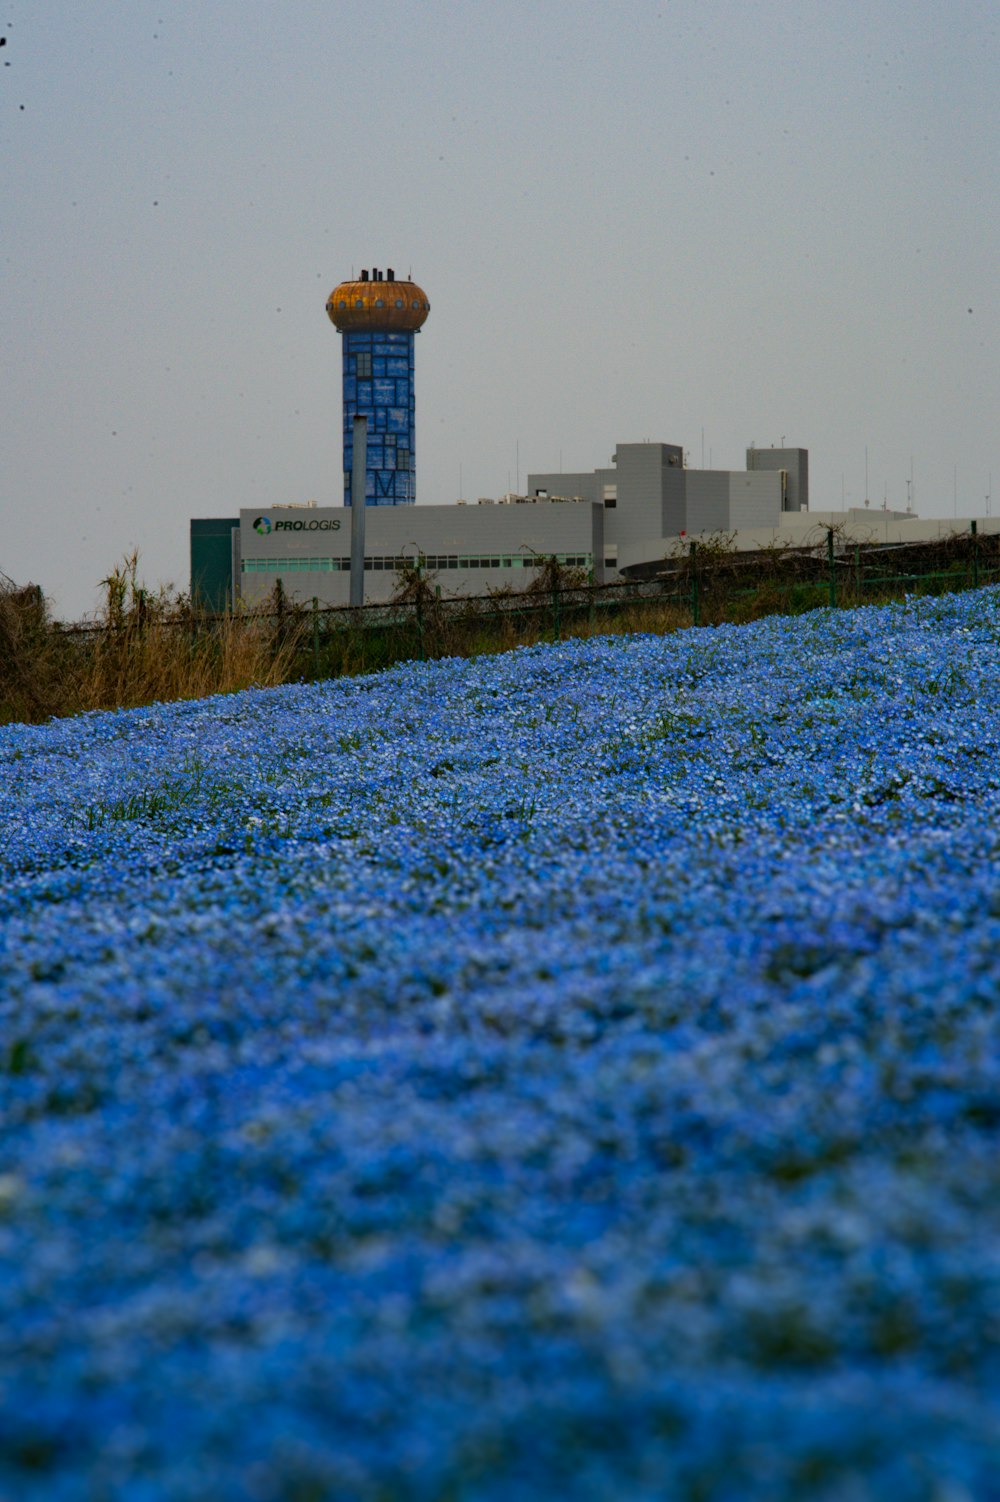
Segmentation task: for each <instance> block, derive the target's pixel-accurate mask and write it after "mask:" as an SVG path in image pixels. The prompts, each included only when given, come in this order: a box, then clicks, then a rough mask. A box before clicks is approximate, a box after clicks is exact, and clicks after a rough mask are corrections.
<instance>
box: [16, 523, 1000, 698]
mask: <svg viewBox="0 0 1000 1502" xmlns="http://www.w3.org/2000/svg"><path fill="white" fill-rule="evenodd" d="M727 544H728V539H725V538H723V539H721V540H720V541H719V544H718V546H717V547H715V548H714V549H712V548H706V549H705V550H703V552H702V553H700V554H699V572H698V599H699V620H700V622H701V624H702V625H706V626H709V625H717V624H720V623H721V622H723V621H730V622H734V623H739V622H745V621H751V620H755V619H759V618H760V617H761V616H766V615H774V614H796V613H798V612H800V611H802V610H811V609H815V608H817V607H819V606H823V605H825V604H826V603H827V602H828V599H829V584H828V581H825V580H824V579H823V577H822V576H821V575H820V576H817V574H816V571H815V570H813V573H812V576H811V577H809V576H808V574H807V575H805V576H803V573H802V565H801V564H798V565H796V562H795V560H794V559H790V560H788V559H784V558H782V559H772V558H769V557H762V559H761V561H760V563H759V564H758V566H757V567H756V568H755V570H754V572H753V573H752V574H751V573H749V572H748V569H747V564H746V560H745V559H739V558H737V557H735V556H734V555H733V554H732V552H731V549H730V548H729V547H728V546H727ZM937 551H938V552H940V553H941V556H940V558H938V557H937V555H936V554H935V557H934V561H935V562H936V563H937V565H938V569H939V572H937V573H935V574H930V573H928V574H926V575H925V576H923V577H924V579H925V580H926V585H925V586H924V585H921V584H920V583H917V584H914V583H913V582H909V583H906V582H904V581H903V580H902V579H901V580H899V581H898V582H894V581H893V580H891V579H890V580H888V581H886V582H885V587H884V588H880V590H879V592H878V594H877V595H874V594H871V593H869V591H868V590H867V589H866V590H862V589H861V588H860V585H859V587H858V589H857V591H856V590H855V585H854V572H853V571H851V570H848V571H845V572H843V573H842V574H841V578H840V581H839V587H838V593H837V599H838V603H839V604H842V605H849V604H856V603H862V602H863V600H864V599H866V598H876V597H877V598H881V599H886V598H890V597H892V596H898V595H900V594H902V593H903V592H905V590H906V589H911V590H912V589H914V588H916V589H917V590H918V591H921V592H922V591H923V588H924V587H926V588H927V589H930V590H933V591H934V592H937V591H939V590H940V589H942V588H950V587H953V588H962V587H964V586H966V585H967V584H968V583H970V582H972V581H971V579H968V578H966V572H967V570H966V567H965V560H964V559H963V558H962V557H958V558H953V557H952V556H951V552H953V551H954V548H953V547H950V551H949V552H942V550H941V548H940V546H939V548H938V550H937ZM921 561H922V560H921ZM672 562H674V563H675V564H676V568H675V578H674V581H673V585H672V586H671V588H675V589H676V593H675V595H674V598H673V599H662V598H661V599H657V598H647V599H639V598H632V599H627V598H626V599H622V598H621V597H620V596H615V595H614V594H613V593H611V592H604V593H602V592H601V591H600V590H597V591H591V590H586V589H584V588H583V587H582V586H583V585H584V584H585V583H586V581H585V579H584V578H583V576H582V575H579V574H578V572H577V571H575V570H570V569H565V568H561V567H560V566H559V565H558V564H557V563H556V562H555V560H554V559H552V560H549V561H548V562H546V563H545V564H544V565H542V566H541V567H540V568H539V569H538V571H537V574H536V576H535V578H534V580H533V582H532V584H531V586H530V587H529V588H528V589H527V590H525V591H524V592H523V593H514V592H513V591H509V590H508V591H502V592H498V593H496V594H494V595H492V596H490V597H488V598H486V599H473V600H464V601H463V600H457V599H451V600H448V601H443V600H441V599H439V598H438V596H437V594H436V592H435V588H434V585H433V582H432V581H430V580H428V578H427V576H426V575H425V574H422V573H421V572H420V571H419V570H418V569H409V570H404V571H403V572H402V573H401V574H400V576H399V579H398V587H397V590H396V595H395V599H394V608H393V609H392V610H390V611H388V612H379V611H366V612H365V613H364V614H363V616H362V615H360V614H357V613H355V612H352V611H340V612H330V613H322V614H321V615H320V616H319V618H318V619H314V618H313V617H312V616H311V614H310V613H309V612H308V611H307V610H304V609H303V608H301V607H297V606H293V605H290V604H289V602H288V601H287V599H286V598H285V596H284V594H283V592H282V590H281V587H280V585H279V586H277V587H276V590H275V594H274V596H273V597H272V599H271V600H270V601H268V603H267V605H266V606H265V607H264V608H263V609H261V610H257V611H246V612H242V613H240V612H237V613H235V614H233V615H230V616H225V617H209V616H206V615H205V614H203V613H200V612H199V611H197V610H195V609H193V608H192V606H191V603H190V601H189V600H188V599H187V598H186V597H184V596H182V595H178V594H176V593H175V592H171V591H169V590H161V591H159V592H155V593H153V592H150V591H149V590H147V589H145V588H144V587H143V586H142V585H141V584H140V583H139V580H138V556H137V555H136V554H135V553H133V554H132V555H131V556H129V557H127V558H126V559H125V560H124V562H123V563H122V564H121V565H120V566H119V567H118V568H116V569H114V570H113V571H112V572H111V573H110V574H109V575H108V577H107V578H106V579H105V580H104V581H103V585H104V591H105V595H104V602H103V606H102V609H101V611H100V613H99V616H98V618H97V620H96V621H94V622H91V623H88V624H87V625H85V626H82V627H64V626H60V625H58V624H57V623H55V622H54V621H53V620H52V619H51V617H50V614H49V611H48V609H47V606H46V603H45V600H44V597H43V595H42V592H41V590H40V589H38V588H37V587H36V586H34V585H29V586H28V587H27V588H22V589H19V588H17V587H16V586H15V585H14V584H13V583H12V582H11V581H10V580H4V578H3V576H2V575H0V724H7V723H11V722H15V721H26V722H34V723H39V722H41V721H44V720H47V719H50V718H52V717H55V716H63V715H72V714H79V713H82V712H84V711H87V710H98V709H122V708H133V707H137V706H139V705H143V704H152V703H156V702H168V701H172V700H176V699H197V698H204V697H206V696H207V695H209V694H225V693H234V692H236V691H238V690H240V689H244V688H249V687H251V686H260V687H271V686H275V685H277V684H280V683H287V682H292V681H298V680H301V679H303V678H336V677H342V676H347V675H354V674H360V673H372V672H378V671H380V670H381V669H383V668H386V667H389V666H391V664H393V663H395V662H400V661H405V660H408V659H412V658H423V657H426V658H435V657H477V656H486V655H491V654H493V653H496V652H505V651H509V650H510V649H511V648H513V647H517V646H532V645H535V644H537V643H540V642H551V641H553V640H555V639H557V638H558V637H566V636H578V637H590V636H605V635H615V636H618V635H629V634H643V633H651V634H657V635H666V634H668V633H670V632H673V631H677V630H680V629H682V628H684V627H687V626H690V625H691V624H692V604H693V599H694V594H693V591H692V584H693V580H692V576H691V574H690V572H689V570H690V568H691V567H692V559H691V558H690V557H688V556H687V555H684V556H679V557H678V558H677V559H676V560H672ZM914 562H916V559H915V560H914ZM909 566H910V567H913V564H910V565H909ZM942 567H943V568H944V569H945V570H948V569H950V570H951V572H950V573H949V572H940V570H941V568H942ZM796 570H797V571H796ZM956 571H957V572H956ZM994 572H995V570H994ZM915 577H917V576H915V575H914V574H912V573H911V574H909V575H908V576H907V578H908V579H909V580H910V581H913V580H914V579H915ZM983 582H985V577H984V578H983ZM748 586H749V587H748ZM604 602H607V603H604Z"/></svg>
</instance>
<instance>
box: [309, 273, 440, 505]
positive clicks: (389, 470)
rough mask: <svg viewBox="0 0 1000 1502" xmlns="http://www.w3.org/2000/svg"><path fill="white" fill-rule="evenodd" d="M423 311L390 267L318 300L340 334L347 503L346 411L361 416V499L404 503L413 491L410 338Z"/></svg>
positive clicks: (349, 424) (350, 422) (349, 416)
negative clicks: (364, 443)
mask: <svg viewBox="0 0 1000 1502" xmlns="http://www.w3.org/2000/svg"><path fill="white" fill-rule="evenodd" d="M430 310H431V305H430V303H429V302H428V301H427V297H426V294H425V293H424V292H423V291H422V289H421V288H420V287H418V286H417V284H416V282H408V281H397V279H396V274H395V272H394V271H393V269H392V267H391V266H390V267H389V268H388V269H387V270H386V271H385V272H384V273H383V272H382V271H380V270H379V269H378V268H377V267H375V268H373V270H372V273H371V275H370V276H369V274H368V272H367V271H362V273H361V276H360V278H359V279H358V281H356V282H355V281H351V282H341V283H340V285H339V287H334V289H333V291H332V292H331V293H330V296H329V297H328V298H327V300H326V311H327V314H328V315H329V318H330V322H331V323H332V324H333V325H334V327H335V328H336V329H337V330H338V331H339V333H340V334H341V336H342V339H343V358H344V504H345V506H349V505H350V504H351V478H352V473H353V468H354V418H355V417H367V419H368V456H367V464H366V466H365V467H366V470H367V474H366V479H365V504H366V505H367V506H405V505H412V504H413V502H414V501H415V500H416V498H417V485H416V462H415V453H416V429H415V426H414V401H413V374H414V362H413V338H414V335H415V334H416V333H417V332H418V331H419V329H420V328H421V326H422V324H423V323H424V322H425V321H426V318H427V315H428V313H429V312H430Z"/></svg>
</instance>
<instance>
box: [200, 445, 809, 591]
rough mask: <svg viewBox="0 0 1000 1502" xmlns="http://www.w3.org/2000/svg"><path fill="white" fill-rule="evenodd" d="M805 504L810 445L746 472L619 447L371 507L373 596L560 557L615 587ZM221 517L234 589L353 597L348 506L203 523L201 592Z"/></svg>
mask: <svg viewBox="0 0 1000 1502" xmlns="http://www.w3.org/2000/svg"><path fill="white" fill-rule="evenodd" d="M808 503H809V470H808V453H807V451H806V450H805V449H800V448H781V449H749V450H748V451H747V468H746V470H738V471H726V470H693V469H687V468H685V466H684V454H683V450H682V449H681V448H680V447H678V446H677V445H674V444H666V443H622V444H619V445H618V448H617V451H616V452H615V454H614V456H613V457H612V460H611V464H610V465H609V466H608V467H607V468H606V469H598V470H593V471H590V472H589V473H588V472H571V473H559V474H529V476H528V493H527V494H526V495H524V496H505V497H503V498H502V499H501V500H500V501H491V500H481V501H479V502H478V503H477V504H474V505H471V504H465V503H463V502H459V503H458V504H457V505H451V506H384V507H383V506H368V507H366V508H365V511H366V515H365V589H364V597H365V601H366V603H373V604H374V603H381V602H384V601H387V600H389V599H390V598H391V596H392V594H393V592H394V590H395V588H396V586H397V576H398V572H399V569H400V568H401V567H402V566H403V565H404V564H405V563H411V564H412V563H417V562H419V563H420V564H421V565H422V567H423V568H424V570H425V572H426V573H427V575H428V576H430V577H433V579H434V582H435V583H436V584H438V585H439V586H440V589H441V592H442V594H444V595H458V594H466V595H469V594H485V593H486V592H487V591H489V590H495V589H500V588H505V587H507V588H513V589H524V588H525V587H526V586H527V585H528V584H529V583H530V581H531V579H532V578H533V577H535V570H537V568H538V567H539V566H540V565H541V564H542V563H543V562H544V561H545V560H546V559H547V558H551V557H555V558H556V559H557V560H558V561H559V563H561V564H563V565H565V566H567V567H570V568H577V569H580V570H582V571H583V572H584V573H586V574H588V575H590V576H592V577H593V579H594V580H595V581H596V582H597V583H605V582H610V581H613V580H615V579H617V578H618V577H620V573H621V571H623V570H625V569H627V568H628V566H629V564H630V562H632V561H633V560H634V561H636V562H640V561H643V562H644V561H646V560H648V559H649V558H656V557H664V556H665V555H667V554H668V553H670V552H672V551H675V550H676V547H677V545H678V542H679V541H680V540H681V539H684V538H692V539H693V538H695V537H697V536H700V535H706V534H718V533H726V534H729V533H732V532H739V533H743V532H746V531H748V530H756V529H762V530H765V531H767V530H770V531H774V530H778V529H781V528H782V527H783V526H785V525H787V523H788V522H789V521H790V520H791V519H792V518H793V517H799V516H800V515H801V513H802V512H803V511H804V510H806V509H807V508H808ZM210 525H211V526H214V527H215V528H216V532H215V534H214V544H213V545H214V546H215V548H216V554H217V556H219V545H220V543H222V542H223V541H224V539H225V537H226V535H227V534H226V530H225V529H227V528H228V540H229V560H228V562H229V568H228V573H229V579H228V581H226V582H227V588H226V591H225V592H226V593H227V594H228V595H229V598H231V599H235V600H242V601H243V602H245V603H246V604H250V605H252V604H255V603H258V602H260V601H262V600H263V599H265V598H266V597H267V596H268V595H269V594H270V593H271V592H272V591H273V589H274V585H275V581H276V580H277V579H280V580H281V582H282V585H283V588H284V591H285V593H286V595H287V597H288V598H289V599H291V600H297V601H302V602H308V601H310V600H312V599H314V598H316V599H318V600H319V602H320V603H321V604H322V605H346V604H348V603H349V600H350V559H351V510H350V507H346V506H329V507H319V506H308V507H301V506H287V505H286V506H280V505H279V506H274V507H272V508H271V509H270V510H268V511H267V512H261V511H259V510H250V509H247V510H243V511H241V512H240V515H239V518H238V520H237V519H236V518H233V519H231V520H229V521H226V520H220V521H218V522H216V523H212V524H209V523H192V593H197V592H198V581H199V578H203V579H207V577H208V575H207V573H206V571H205V569H204V568H203V569H202V570H201V572H200V573H199V568H198V558H197V547H196V532H195V529H196V527H199V526H200V527H201V528H202V529H203V531H204V530H206V529H207V528H208V527H209V526H210ZM201 546H202V547H204V546H205V544H204V543H202V544H201Z"/></svg>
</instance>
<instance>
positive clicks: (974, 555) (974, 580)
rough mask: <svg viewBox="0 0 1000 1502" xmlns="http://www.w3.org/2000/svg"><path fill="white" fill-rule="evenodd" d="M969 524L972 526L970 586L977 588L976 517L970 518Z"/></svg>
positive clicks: (977, 540) (977, 543) (977, 538)
mask: <svg viewBox="0 0 1000 1502" xmlns="http://www.w3.org/2000/svg"><path fill="white" fill-rule="evenodd" d="M971 526H972V587H973V589H978V588H979V528H978V526H977V525H976V519H975V517H973V519H972V522H971Z"/></svg>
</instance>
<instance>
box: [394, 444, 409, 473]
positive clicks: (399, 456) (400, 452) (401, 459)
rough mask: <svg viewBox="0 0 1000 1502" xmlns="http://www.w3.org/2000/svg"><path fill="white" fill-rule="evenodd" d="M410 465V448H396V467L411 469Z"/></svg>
mask: <svg viewBox="0 0 1000 1502" xmlns="http://www.w3.org/2000/svg"><path fill="white" fill-rule="evenodd" d="M409 467H410V451H409V449H404V448H397V450H396V468H397V469H409Z"/></svg>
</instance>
